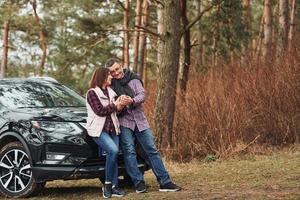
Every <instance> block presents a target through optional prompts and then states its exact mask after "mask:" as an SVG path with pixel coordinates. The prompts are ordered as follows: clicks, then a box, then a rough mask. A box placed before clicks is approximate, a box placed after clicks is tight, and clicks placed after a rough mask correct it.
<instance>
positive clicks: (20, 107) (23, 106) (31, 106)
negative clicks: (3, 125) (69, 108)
mask: <svg viewBox="0 0 300 200" xmlns="http://www.w3.org/2000/svg"><path fill="white" fill-rule="evenodd" d="M17 108H51V107H49V106H19V107H17Z"/></svg>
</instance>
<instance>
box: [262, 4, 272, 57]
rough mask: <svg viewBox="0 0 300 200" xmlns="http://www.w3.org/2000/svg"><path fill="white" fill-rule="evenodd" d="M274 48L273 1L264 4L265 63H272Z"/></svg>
mask: <svg viewBox="0 0 300 200" xmlns="http://www.w3.org/2000/svg"><path fill="white" fill-rule="evenodd" d="M271 48H272V0H265V3H264V48H263V56H264V61H265V62H270V61H271V60H272V58H271V50H272V49H271Z"/></svg>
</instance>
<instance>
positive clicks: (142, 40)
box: [137, 0, 149, 79]
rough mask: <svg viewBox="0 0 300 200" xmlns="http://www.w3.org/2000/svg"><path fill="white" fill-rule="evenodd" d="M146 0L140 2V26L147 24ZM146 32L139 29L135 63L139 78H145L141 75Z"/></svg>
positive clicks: (147, 6)
mask: <svg viewBox="0 0 300 200" xmlns="http://www.w3.org/2000/svg"><path fill="white" fill-rule="evenodd" d="M148 8H149V5H148V0H143V4H142V17H141V18H142V20H141V27H143V28H146V27H147V24H148ZM146 39H147V37H146V32H145V31H141V32H140V36H139V48H138V49H139V50H138V63H137V64H138V65H137V74H138V75H140V77H141V78H143V79H144V78H146V77H143V75H144V67H145V63H146V62H145V60H144V59H145V51H146V50H147V48H146V45H147V43H146Z"/></svg>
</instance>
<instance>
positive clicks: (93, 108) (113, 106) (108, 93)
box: [86, 68, 125, 198]
mask: <svg viewBox="0 0 300 200" xmlns="http://www.w3.org/2000/svg"><path fill="white" fill-rule="evenodd" d="M111 79H112V77H111V76H110V75H109V70H108V69H106V68H98V69H96V70H95V71H94V74H93V76H92V79H91V80H90V84H89V90H88V91H87V95H86V107H87V112H88V118H87V127H86V128H87V132H88V134H89V135H90V136H91V137H93V139H94V141H95V142H96V143H97V144H98V146H99V148H100V147H101V149H102V150H104V151H105V152H106V153H107V155H106V163H105V184H104V186H103V187H102V191H103V197H104V198H110V197H112V196H117V197H122V196H124V195H125V193H124V192H123V191H121V190H120V189H119V187H118V164H117V158H118V151H119V136H118V135H119V133H120V126H119V121H118V118H117V116H116V112H117V111H118V110H121V109H122V108H123V106H122V103H121V97H120V98H118V99H117V100H115V97H116V96H117V95H116V93H115V92H114V91H113V90H112V89H111V88H110V84H111Z"/></svg>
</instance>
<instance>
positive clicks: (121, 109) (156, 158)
mask: <svg viewBox="0 0 300 200" xmlns="http://www.w3.org/2000/svg"><path fill="white" fill-rule="evenodd" d="M86 99H87V101H86V102H87V103H86V104H87V111H88V119H87V131H88V134H89V135H90V136H92V137H93V139H94V140H95V142H96V143H97V144H98V146H99V148H101V149H103V150H104V151H106V153H107V155H106V166H105V184H104V186H103V188H102V190H103V197H104V198H110V197H111V196H117V197H122V196H123V195H124V194H125V193H124V192H123V191H121V190H120V188H119V187H118V166H117V157H118V151H119V141H120V147H121V148H122V151H123V154H124V160H125V166H126V170H127V173H128V174H129V176H130V178H131V180H132V181H133V183H134V186H135V189H136V192H137V193H143V192H147V188H146V185H145V181H144V177H143V174H142V173H141V172H140V170H139V169H138V162H137V157H136V150H135V140H137V141H138V142H139V143H140V145H141V147H142V148H143V150H144V151H145V153H146V156H147V157H148V160H149V162H150V164H151V168H152V171H153V172H154V174H155V176H156V178H157V180H158V182H159V184H160V189H159V191H172V192H175V191H179V190H180V189H181V188H180V187H179V186H177V185H176V184H174V183H173V182H172V181H171V178H170V176H169V174H168V172H167V171H166V169H165V167H164V164H163V162H162V160H161V157H160V154H159V152H158V150H157V148H156V146H155V144H154V139H153V135H152V131H151V129H150V127H149V124H148V121H147V119H146V116H145V113H144V111H143V108H142V104H143V102H144V101H145V90H144V87H143V84H142V81H141V80H140V79H139V77H138V76H137V75H136V74H134V73H133V72H131V71H130V70H127V69H123V67H122V65H121V63H120V62H119V61H118V60H116V59H109V60H108V61H107V62H106V64H105V67H104V68H103V67H101V68H98V69H96V70H95V71H94V74H93V76H92V79H91V81H90V85H89V90H88V92H87V97H86ZM118 113H120V115H119V117H117V114H118Z"/></svg>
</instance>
